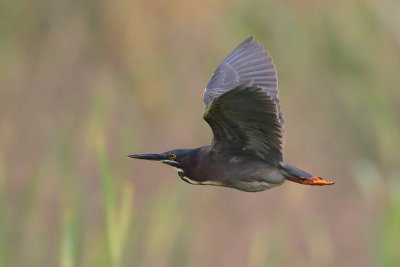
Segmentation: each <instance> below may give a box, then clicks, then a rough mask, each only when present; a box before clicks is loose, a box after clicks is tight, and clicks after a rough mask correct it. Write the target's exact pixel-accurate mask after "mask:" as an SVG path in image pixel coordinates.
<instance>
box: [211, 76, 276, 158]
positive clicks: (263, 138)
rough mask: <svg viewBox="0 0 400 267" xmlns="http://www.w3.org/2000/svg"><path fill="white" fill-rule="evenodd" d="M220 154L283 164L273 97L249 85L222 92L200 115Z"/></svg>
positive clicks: (215, 150)
mask: <svg viewBox="0 0 400 267" xmlns="http://www.w3.org/2000/svg"><path fill="white" fill-rule="evenodd" d="M203 118H204V120H206V121H207V123H208V124H209V125H210V127H211V129H212V131H213V134H214V139H213V144H212V150H213V151H214V152H215V153H219V154H250V155H255V156H257V157H259V158H260V159H262V160H265V161H267V162H269V163H271V164H274V165H277V164H279V163H280V162H281V161H282V138H283V131H282V125H281V123H280V122H279V117H278V110H277V106H276V103H275V101H274V100H273V99H272V97H271V96H270V95H269V94H268V93H266V92H264V91H263V90H262V89H261V88H259V87H257V86H254V85H251V84H250V83H248V84H243V85H240V86H237V87H235V88H234V89H232V90H229V91H227V92H225V93H224V94H222V95H220V96H219V97H217V98H215V99H214V101H213V102H212V103H211V104H210V105H209V106H208V107H207V109H206V110H205V111H204V114H203Z"/></svg>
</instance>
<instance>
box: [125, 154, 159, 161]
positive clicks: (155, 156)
mask: <svg viewBox="0 0 400 267" xmlns="http://www.w3.org/2000/svg"><path fill="white" fill-rule="evenodd" d="M128 157H130V158H133V159H145V160H155V161H161V160H165V156H164V155H162V154H137V155H129V156H128Z"/></svg>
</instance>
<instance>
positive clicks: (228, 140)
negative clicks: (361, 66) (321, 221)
mask: <svg viewBox="0 0 400 267" xmlns="http://www.w3.org/2000/svg"><path fill="white" fill-rule="evenodd" d="M203 101H204V103H205V104H206V109H205V111H204V113H203V118H204V120H205V121H206V122H207V123H208V124H209V125H210V127H211V130H212V132H213V140H212V143H211V145H207V146H202V147H199V148H192V149H175V150H171V151H167V152H164V153H161V154H136V155H130V156H129V157H131V158H135V159H144V160H153V161H158V162H162V163H164V164H167V165H170V166H172V167H174V168H175V169H176V170H177V171H178V175H179V177H180V178H181V179H182V180H184V181H185V182H188V183H190V184H196V185H217V186H225V187H230V188H235V189H238V190H242V191H247V192H258V191H264V190H267V189H270V188H273V187H275V186H278V185H281V184H283V183H284V182H285V181H291V182H296V183H300V184H305V185H332V184H333V182H328V181H325V180H324V179H322V178H320V177H314V176H313V175H311V174H309V173H307V172H305V171H303V170H301V169H299V168H297V167H295V166H293V165H291V164H289V163H287V162H285V161H284V160H283V154H282V145H283V139H284V120H283V116H282V111H281V108H280V103H279V99H278V79H277V73H276V68H275V65H274V63H273V62H272V58H271V56H270V55H269V52H268V51H266V50H264V48H263V46H262V45H260V44H259V43H257V42H253V38H252V37H250V38H248V39H247V40H245V41H244V42H242V43H241V44H240V45H239V46H237V47H236V48H235V49H234V50H233V51H232V52H231V53H230V54H229V55H228V56H227V57H226V58H225V59H224V60H223V61H222V63H221V64H220V65H219V66H218V68H217V69H216V70H215V72H214V74H213V76H212V78H211V80H210V81H209V83H208V84H207V86H206V89H205V91H204V95H203Z"/></svg>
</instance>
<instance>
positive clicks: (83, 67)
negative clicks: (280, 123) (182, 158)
mask: <svg viewBox="0 0 400 267" xmlns="http://www.w3.org/2000/svg"><path fill="white" fill-rule="evenodd" d="M399 13H400V4H399V2H398V1H392V0H384V1H379V2H377V1H372V0H366V1H362V0H356V1H317V0H311V1H287V0H284V1H261V0H256V1H244V0H231V1H228V0H222V1H211V0H204V1H177V0H173V1H161V0H150V1H144V0H129V1H128V0H117V1H106V0H103V1H101V0H100V1H94V0H87V1H66V0H60V1H50V0H35V1H32V0H17V1H2V2H1V3H0V59H1V60H0V266H62V267H70V266H400V254H399V252H400V227H399V226H400V149H399V147H400V104H399V103H400V90H399V89H400V88H399V85H400V75H399V70H400V27H399V25H400V19H399V16H398V14H399ZM250 35H253V36H254V38H255V39H256V40H257V41H259V42H261V43H262V44H264V45H265V47H266V48H267V49H268V50H269V51H270V53H271V55H272V56H273V58H274V62H275V63H276V66H277V70H278V77H279V88H280V99H281V102H282V109H283V112H284V115H285V120H286V141H285V159H286V160H287V161H288V162H291V163H293V164H295V165H298V166H301V167H302V168H303V169H305V170H308V171H309V172H311V173H313V174H314V175H317V176H322V177H325V178H327V179H330V180H334V181H335V182H336V184H335V185H334V186H332V187H309V186H301V185H298V184H294V183H289V182H288V183H285V184H284V185H282V186H280V187H278V188H274V189H272V190H270V191H267V192H262V193H244V192H239V191H236V190H233V189H227V188H218V187H213V186H192V185H188V184H186V183H184V182H183V181H181V180H180V179H179V178H178V176H177V174H176V172H175V170H173V169H172V168H169V167H167V166H164V165H162V164H155V163H152V162H141V161H136V160H132V159H129V158H127V157H126V155H128V154H132V153H146V152H148V153H151V152H154V153H155V152H163V151H167V150H170V149H173V148H190V147H198V146H201V145H205V144H208V143H210V141H211V131H210V129H209V127H208V125H207V124H206V123H205V122H204V121H203V120H202V111H203V109H204V105H203V103H202V100H201V99H202V93H203V88H204V87H205V85H206V84H207V82H208V80H209V78H210V77H211V74H212V72H213V71H214V69H215V68H216V67H217V66H218V64H219V63H220V61H221V60H222V59H223V58H224V57H225V56H226V55H227V54H228V53H229V52H230V51H231V50H232V49H233V48H234V47H235V46H236V45H237V44H239V43H240V42H241V41H243V40H244V39H246V38H247V37H249V36H250Z"/></svg>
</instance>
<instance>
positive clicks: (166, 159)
mask: <svg viewBox="0 0 400 267" xmlns="http://www.w3.org/2000/svg"><path fill="white" fill-rule="evenodd" d="M196 155H197V149H175V150H171V151H167V152H164V153H160V154H136V155H129V156H128V157H130V158H133V159H145V160H152V161H158V162H161V163H164V164H167V165H170V166H172V167H174V168H175V169H176V170H177V171H178V173H179V172H183V169H184V167H185V166H188V165H189V163H190V162H191V161H192V160H193V158H194V157H196ZM179 174H180V173H179Z"/></svg>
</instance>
